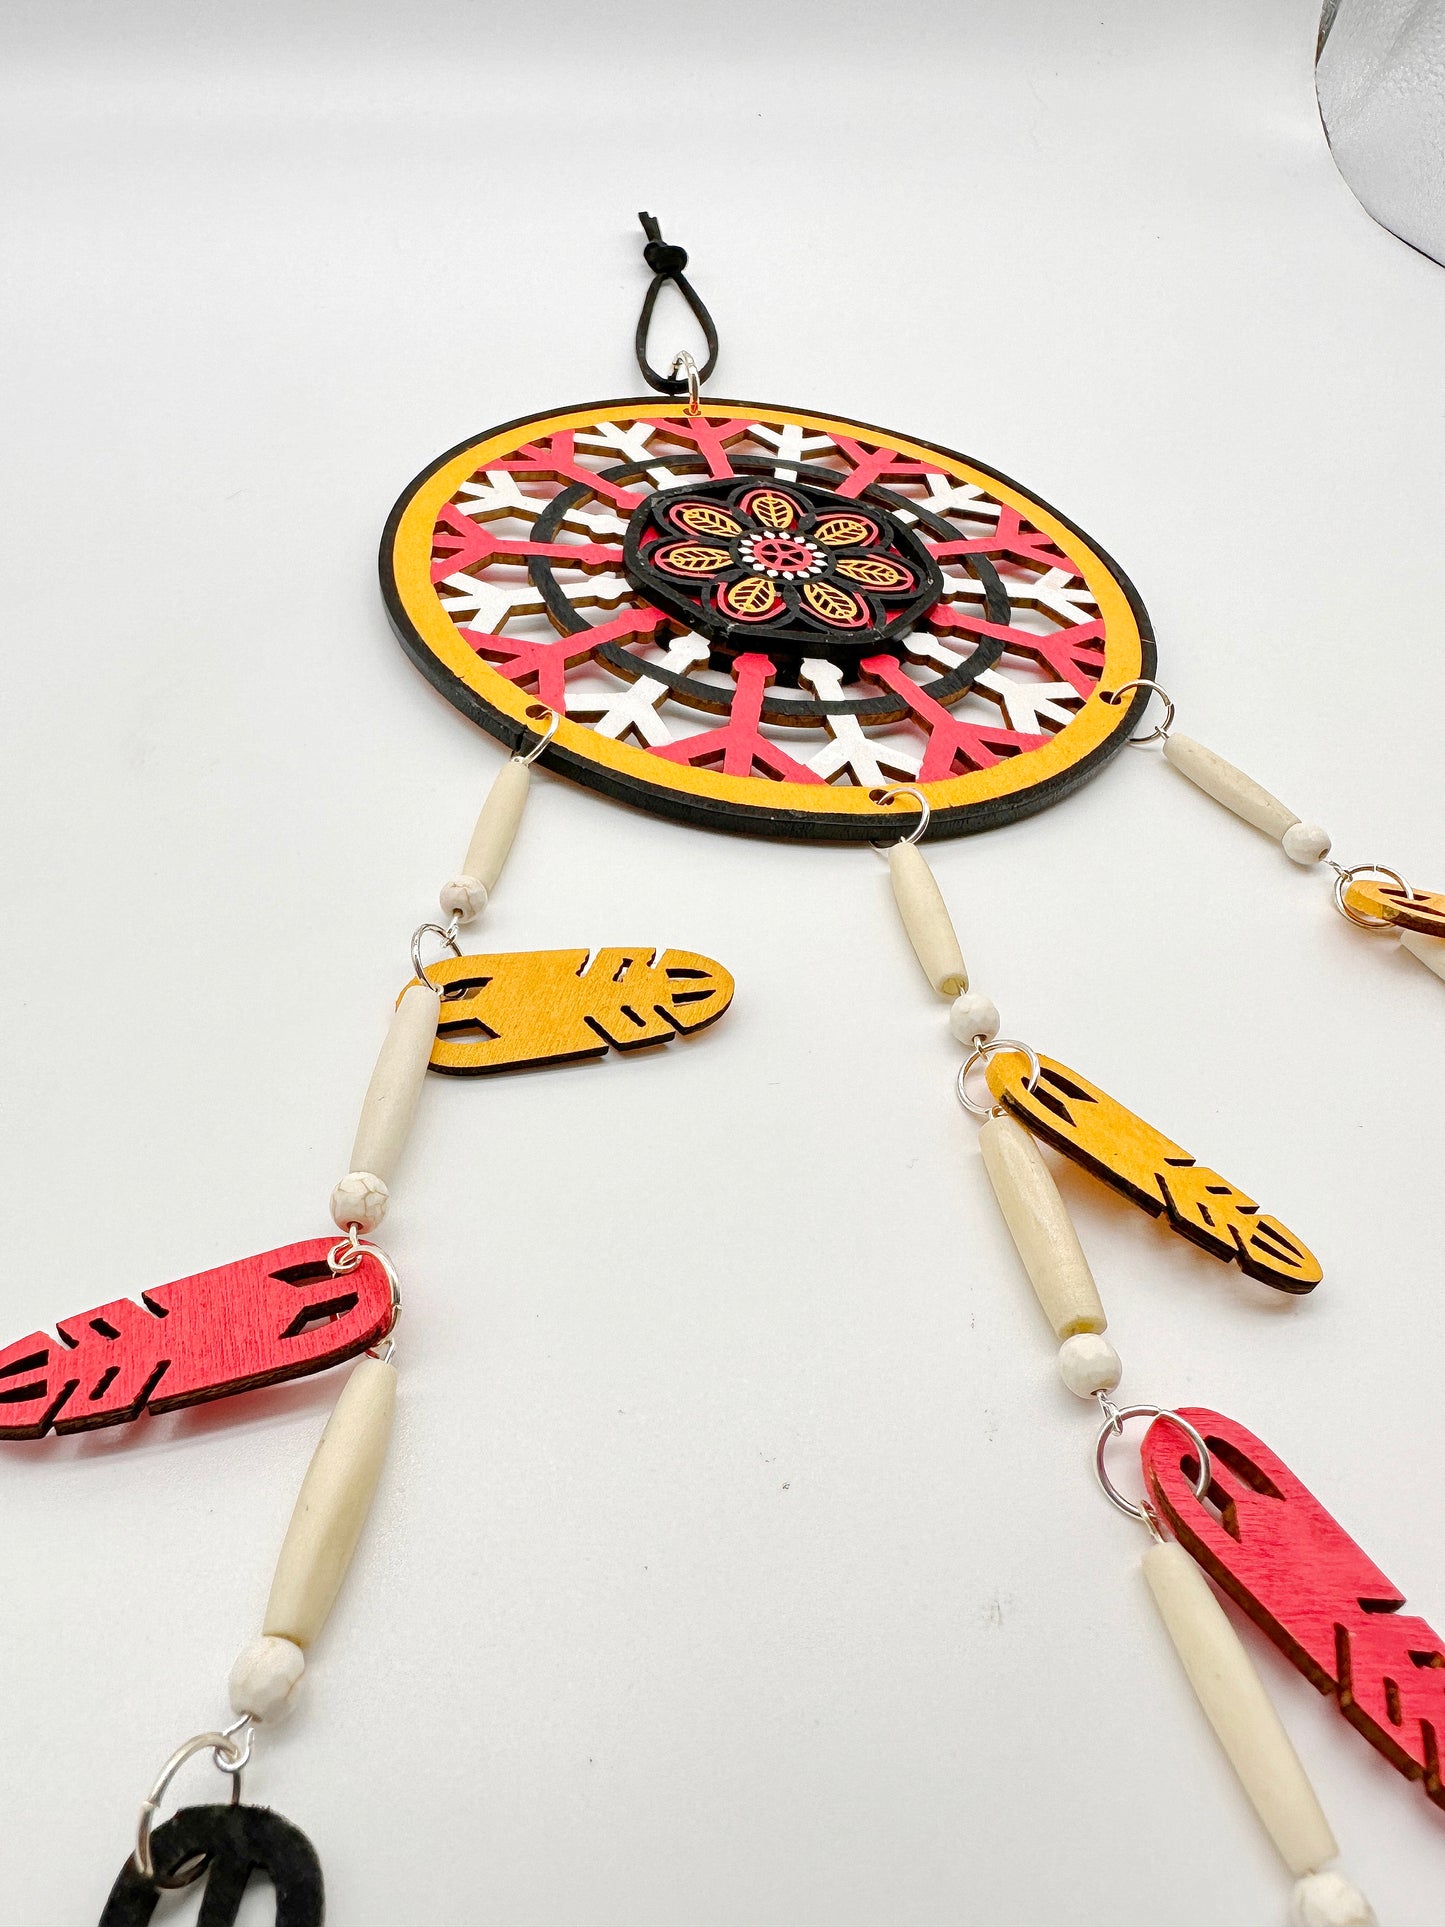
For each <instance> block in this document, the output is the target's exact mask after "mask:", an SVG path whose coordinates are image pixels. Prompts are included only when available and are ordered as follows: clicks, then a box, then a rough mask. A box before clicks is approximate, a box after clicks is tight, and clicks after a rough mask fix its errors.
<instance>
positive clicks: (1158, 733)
mask: <svg viewBox="0 0 1445 1927" xmlns="http://www.w3.org/2000/svg"><path fill="white" fill-rule="evenodd" d="M1131 689H1147V690H1148V691H1149V692H1150V693H1151V695H1155V696H1157V697H1158V698H1159V700H1160V702H1161V703H1163V705H1164V720H1163V722H1162V723H1160V724H1158V725H1157V727H1155V728H1154V729H1151V730H1150V731H1149V732H1148V734H1147V735H1144V736H1131V737H1130V738H1129V747H1130V749H1147V747H1148V746H1149V744H1150V743H1162V742H1163V740H1164V738H1165V737H1166V736H1167V735H1168V734H1169V732H1170V730H1171V729H1173V727H1174V703H1173V699H1172V698H1171V697H1170V695H1169V692H1168V690H1167V689H1161V688H1160V687H1159V685H1158V683H1157V682H1151V681H1150V680H1149V678H1148V677H1147V676H1136V677H1135V678H1134V680H1133V682H1121V683H1120V684H1119V687H1118V688H1117V689H1101V690H1100V691H1099V700H1100V702H1104V703H1109V704H1110V705H1117V704H1119V703H1121V702H1123V700H1124V698H1125V697H1126V696H1127V695H1128V693H1129V691H1130V690H1131Z"/></svg>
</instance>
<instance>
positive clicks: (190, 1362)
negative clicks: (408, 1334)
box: [0, 1235, 394, 1439]
mask: <svg viewBox="0 0 1445 1927" xmlns="http://www.w3.org/2000/svg"><path fill="white" fill-rule="evenodd" d="M335 1247H336V1239H335V1237H334V1235H333V1236H332V1237H330V1238H311V1239H308V1240H307V1242H306V1243H304V1244H299V1245H283V1246H282V1247H281V1249H280V1250H279V1251H263V1252H261V1253H260V1254H259V1255H258V1256H257V1257H254V1258H243V1259H241V1260H240V1261H239V1263H237V1264H232V1265H220V1266H218V1267H217V1268H216V1270H214V1271H200V1272H197V1273H196V1274H195V1276H194V1277H191V1278H180V1279H177V1280H176V1282H175V1283H174V1284H170V1285H161V1286H158V1287H157V1289H156V1290H154V1291H147V1292H143V1293H142V1294H141V1299H140V1303H139V1304H137V1303H136V1302H135V1300H134V1299H130V1298H118V1299H116V1300H114V1302H113V1303H111V1304H108V1305H97V1306H96V1308H95V1310H94V1311H84V1312H80V1313H79V1314H78V1315H77V1316H76V1317H74V1318H67V1319H65V1320H63V1321H62V1323H61V1324H60V1325H59V1326H58V1327H57V1329H58V1331H59V1333H60V1336H59V1338H58V1339H57V1338H51V1337H49V1336H48V1335H47V1334H46V1333H45V1332H32V1333H31V1335H30V1336H29V1337H28V1338H22V1339H19V1340H18V1341H17V1342H16V1343H15V1344H13V1345H11V1346H9V1347H8V1348H7V1349H6V1350H4V1351H3V1352H0V1439H38V1438H40V1437H41V1436H42V1435H43V1434H44V1433H46V1432H48V1431H49V1430H50V1428H51V1426H52V1425H53V1426H54V1427H55V1430H56V1431H57V1432H83V1431H88V1430H90V1429H91V1428H92V1427H94V1426H99V1425H120V1424H123V1423H124V1422H125V1421H126V1420H128V1419H133V1418H139V1416H140V1414H141V1413H142V1412H143V1411H145V1410H147V1409H149V1410H150V1411H152V1412H170V1411H173V1410H175V1408H176V1407H177V1406H180V1405H199V1404H200V1403H201V1402H202V1401H203V1400H205V1399H212V1398H225V1397H227V1396H228V1395H229V1394H230V1393H232V1392H245V1391H249V1390H250V1389H251V1388H252V1387H253V1386H256V1385H274V1384H275V1383H276V1382H277V1381H278V1380H280V1379H285V1378H300V1377H301V1376H303V1375H304V1374H305V1373H308V1372H320V1371H324V1370H325V1369H326V1367H327V1366H328V1365H337V1364H340V1363H341V1361H342V1360H343V1359H346V1358H351V1357H353V1356H354V1355H355V1354H356V1353H357V1352H362V1351H365V1350H366V1348H367V1347H368V1346H369V1345H375V1344H377V1343H379V1342H380V1340H381V1339H382V1338H384V1337H385V1336H386V1334H387V1332H388V1331H389V1330H390V1329H391V1325H392V1320H393V1316H394V1308H393V1303H392V1293H391V1284H390V1281H389V1279H388V1278H387V1275H386V1273H385V1271H383V1269H382V1267H381V1265H380V1264H379V1263H378V1262H377V1260H376V1259H375V1258H374V1257H372V1256H370V1255H369V1254H367V1255H365V1256H363V1258H362V1259H361V1262H360V1263H359V1264H358V1265H357V1267H356V1269H355V1270H354V1271H349V1272H346V1273H343V1274H341V1275H339V1276H338V1275H337V1274H335V1273H333V1272H332V1270H331V1267H330V1266H329V1265H328V1263H327V1261H326V1257H327V1253H328V1252H329V1251H332V1250H334V1249H335Z"/></svg>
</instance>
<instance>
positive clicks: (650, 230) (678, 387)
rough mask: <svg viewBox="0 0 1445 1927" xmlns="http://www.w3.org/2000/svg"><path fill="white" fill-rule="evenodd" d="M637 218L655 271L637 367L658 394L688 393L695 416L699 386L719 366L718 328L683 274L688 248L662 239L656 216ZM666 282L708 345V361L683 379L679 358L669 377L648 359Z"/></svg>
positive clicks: (637, 339)
mask: <svg viewBox="0 0 1445 1927" xmlns="http://www.w3.org/2000/svg"><path fill="white" fill-rule="evenodd" d="M637 218H638V220H639V221H641V223H642V231H643V233H644V234H645V235H646V236H647V245H646V246H645V247H644V248H643V250H642V258H643V260H644V261H646V263H647V265H648V267H650V268H651V269H652V280H651V281H650V282H649V284H648V289H647V293H646V294H645V295H644V296H643V301H642V313H641V314H640V315H639V316H638V317H637V334H636V337H635V341H634V346H635V347H636V350H637V365H638V367H639V368H640V369H641V370H642V374H643V379H644V380H645V381H646V382H647V385H648V387H649V388H655V389H656V390H657V392H658V394H659V395H681V394H684V393H685V394H686V395H687V396H688V407H689V411H690V412H691V413H693V414H696V412H697V409H696V406H695V405H694V404H695V402H696V397H697V389H698V385H699V384H700V383H702V382H705V381H706V380H707V379H708V377H709V375H711V373H712V371H713V369H714V368H716V367H717V328H716V326H715V325H714V322H713V318H712V316H711V315H710V314H709V313H708V311H707V307H706V304H705V303H704V301H703V299H702V297H701V295H699V293H698V291H697V289H696V288H695V287H694V286H693V285H692V283H691V282H690V281H689V280H688V278H687V275H686V274H685V273H684V272H683V270H684V269H685V268H686V267H687V249H686V248H679V247H674V246H673V245H672V244H671V243H670V242H668V241H664V240H663V238H662V229H661V228H660V227H659V226H658V223H657V217H656V216H655V215H653V214H639V215H638V217H637ZM664 281H670V282H671V283H672V284H673V286H674V287H675V288H676V289H677V291H678V293H679V294H680V295H681V296H682V298H683V300H684V301H685V302H686V303H687V305H688V307H689V308H691V309H692V313H693V319H694V320H695V321H696V322H697V325H698V327H699V328H701V329H702V332H703V338H704V340H705V341H706V342H707V360H706V361H705V362H704V363H703V365H702V367H701V368H694V369H692V370H690V371H689V373H688V374H687V376H686V377H685V378H680V377H679V375H678V362H680V361H681V360H682V357H681V356H680V355H679V356H678V357H677V358H676V359H675V360H674V361H673V363H672V373H671V374H670V375H660V374H659V373H658V372H657V370H656V369H655V368H654V367H653V365H652V363H651V362H650V361H649V360H648V359H647V336H648V332H649V330H650V329H651V327H652V311H653V309H654V308H655V307H656V306H657V297H658V294H659V292H660V290H661V288H662V284H663V282H664Z"/></svg>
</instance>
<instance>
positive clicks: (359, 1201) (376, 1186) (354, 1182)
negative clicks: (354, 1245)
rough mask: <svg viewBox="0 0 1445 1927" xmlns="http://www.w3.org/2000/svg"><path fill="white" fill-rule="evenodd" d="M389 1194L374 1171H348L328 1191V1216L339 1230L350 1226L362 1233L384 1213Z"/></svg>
mask: <svg viewBox="0 0 1445 1927" xmlns="http://www.w3.org/2000/svg"><path fill="white" fill-rule="evenodd" d="M390 1199H391V1193H390V1192H389V1191H388V1190H387V1188H386V1186H385V1185H384V1184H383V1183H382V1181H381V1179H380V1178H379V1177H378V1176H377V1175H376V1173H375V1172H374V1171H348V1172H347V1174H346V1176H345V1177H344V1178H343V1179H342V1180H341V1182H340V1184H338V1185H337V1187H336V1189H335V1190H334V1191H333V1192H332V1194H331V1215H332V1217H333V1218H334V1219H335V1221H336V1223H337V1225H338V1226H339V1227H340V1228H341V1230H343V1231H349V1230H350V1229H351V1227H352V1225H355V1226H356V1228H357V1230H358V1231H360V1232H361V1233H362V1234H363V1236H364V1235H365V1234H366V1233H367V1232H368V1231H375V1229H376V1227H377V1226H378V1225H379V1224H380V1223H381V1221H382V1219H383V1218H384V1217H385V1216H386V1207H387V1205H388V1203H389V1202H390Z"/></svg>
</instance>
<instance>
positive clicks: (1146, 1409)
mask: <svg viewBox="0 0 1445 1927" xmlns="http://www.w3.org/2000/svg"><path fill="white" fill-rule="evenodd" d="M1131 1418H1147V1419H1151V1420H1152V1419H1163V1420H1164V1422H1165V1424H1166V1425H1175V1426H1177V1427H1178V1428H1179V1430H1180V1431H1181V1432H1182V1433H1183V1434H1184V1436H1185V1437H1186V1438H1187V1439H1188V1440H1189V1443H1190V1444H1191V1445H1192V1446H1193V1447H1194V1449H1195V1451H1196V1452H1197V1453H1198V1454H1199V1472H1198V1475H1197V1477H1196V1478H1195V1481H1194V1496H1195V1498H1196V1499H1202V1498H1203V1497H1204V1495H1205V1493H1206V1492H1207V1491H1208V1490H1209V1482H1210V1480H1211V1479H1212V1478H1213V1477H1214V1466H1213V1462H1212V1461H1211V1459H1210V1456H1209V1447H1208V1446H1207V1445H1206V1444H1205V1443H1204V1440H1203V1439H1202V1438H1201V1436H1200V1435H1199V1433H1198V1432H1196V1431H1195V1429H1194V1427H1193V1426H1192V1425H1191V1424H1190V1423H1189V1421H1188V1419H1187V1418H1185V1417H1184V1416H1183V1415H1182V1414H1181V1413H1179V1412H1171V1411H1168V1410H1166V1409H1165V1408H1164V1407H1163V1406H1161V1405H1120V1406H1115V1407H1114V1408H1113V1409H1112V1410H1111V1411H1109V1412H1108V1413H1107V1414H1106V1415H1105V1418H1104V1423H1103V1424H1102V1425H1101V1426H1100V1427H1099V1436H1098V1439H1097V1440H1096V1441H1095V1444H1094V1477H1095V1478H1096V1479H1097V1480H1098V1481H1099V1490H1100V1491H1101V1492H1102V1493H1103V1495H1104V1497H1105V1498H1106V1499H1107V1500H1108V1501H1109V1503H1110V1505H1112V1506H1117V1507H1118V1509H1119V1510H1120V1512H1122V1513H1123V1514H1124V1516H1125V1517H1126V1518H1129V1519H1137V1520H1138V1522H1139V1524H1140V1525H1143V1526H1147V1525H1149V1515H1150V1512H1151V1511H1152V1510H1153V1508H1152V1507H1151V1506H1149V1504H1148V1502H1147V1501H1146V1502H1145V1503H1144V1504H1143V1505H1138V1504H1136V1503H1135V1501H1134V1500H1133V1499H1126V1498H1125V1497H1124V1495H1123V1493H1122V1492H1121V1491H1120V1490H1119V1488H1118V1486H1117V1485H1115V1483H1114V1481H1113V1480H1112V1479H1111V1478H1110V1477H1109V1473H1108V1468H1107V1467H1106V1466H1105V1464H1104V1453H1105V1451H1106V1449H1107V1447H1108V1444H1109V1440H1110V1439H1111V1438H1113V1437H1114V1435H1115V1433H1116V1432H1117V1433H1120V1434H1122V1432H1123V1430H1124V1421H1125V1419H1131ZM1150 1530H1151V1531H1152V1530H1153V1528H1152V1527H1151V1528H1150Z"/></svg>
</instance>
